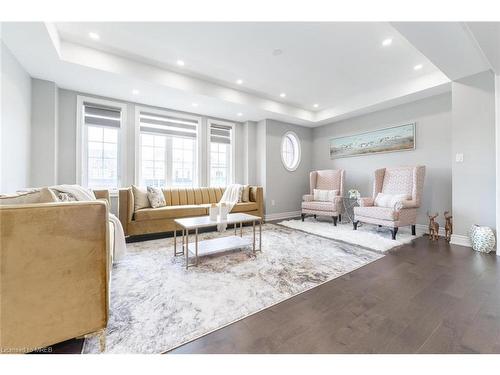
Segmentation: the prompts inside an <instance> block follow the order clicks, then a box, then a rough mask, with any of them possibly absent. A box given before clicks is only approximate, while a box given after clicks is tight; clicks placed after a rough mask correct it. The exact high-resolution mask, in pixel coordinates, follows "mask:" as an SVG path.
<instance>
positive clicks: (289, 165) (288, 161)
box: [281, 132, 300, 171]
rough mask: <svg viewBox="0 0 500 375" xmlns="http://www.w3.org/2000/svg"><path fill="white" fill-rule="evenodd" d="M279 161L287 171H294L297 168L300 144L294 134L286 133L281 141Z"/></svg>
mask: <svg viewBox="0 0 500 375" xmlns="http://www.w3.org/2000/svg"><path fill="white" fill-rule="evenodd" d="M281 161H282V162H283V165H284V166H285V168H286V169H287V170H289V171H294V170H296V169H297V167H298V166H299V163H300V142H299V138H298V137H297V134H295V133H294V132H286V133H285V135H284V136H283V138H282V139H281Z"/></svg>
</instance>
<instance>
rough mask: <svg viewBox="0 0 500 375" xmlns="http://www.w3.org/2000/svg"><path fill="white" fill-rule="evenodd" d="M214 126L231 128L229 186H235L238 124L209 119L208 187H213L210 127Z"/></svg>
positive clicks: (207, 132)
mask: <svg viewBox="0 0 500 375" xmlns="http://www.w3.org/2000/svg"><path fill="white" fill-rule="evenodd" d="M212 124H213V125H224V126H229V127H230V128H231V158H230V162H231V166H230V168H229V173H230V178H229V184H234V183H235V181H236V123H235V122H231V121H224V120H216V119H210V118H209V119H207V131H206V135H207V141H206V142H207V145H206V146H207V164H206V167H207V186H208V187H212V185H211V184H210V143H211V142H210V127H211V126H212Z"/></svg>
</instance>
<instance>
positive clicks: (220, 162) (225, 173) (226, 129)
mask: <svg viewBox="0 0 500 375" xmlns="http://www.w3.org/2000/svg"><path fill="white" fill-rule="evenodd" d="M208 129H209V142H208V143H209V158H208V172H209V183H210V186H227V185H229V184H230V183H232V182H233V180H234V176H233V175H234V173H233V166H234V150H233V145H234V135H233V134H234V124H232V123H226V122H215V121H211V120H209V122H208Z"/></svg>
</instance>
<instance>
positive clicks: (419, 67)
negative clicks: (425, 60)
mask: <svg viewBox="0 0 500 375" xmlns="http://www.w3.org/2000/svg"><path fill="white" fill-rule="evenodd" d="M413 69H415V70H420V69H422V64H418V65H415V66H414V67H413Z"/></svg>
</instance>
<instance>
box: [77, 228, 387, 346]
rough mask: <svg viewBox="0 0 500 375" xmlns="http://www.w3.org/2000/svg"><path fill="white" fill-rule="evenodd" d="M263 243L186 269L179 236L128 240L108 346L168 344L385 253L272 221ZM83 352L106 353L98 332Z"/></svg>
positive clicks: (114, 284) (116, 274) (115, 277)
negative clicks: (177, 249) (176, 242)
mask: <svg viewBox="0 0 500 375" xmlns="http://www.w3.org/2000/svg"><path fill="white" fill-rule="evenodd" d="M231 233H233V232H232V230H230V231H227V233H216V232H210V233H204V234H202V235H201V239H206V238H213V237H215V236H221V235H228V234H231ZM244 235H247V236H248V235H251V228H244ZM257 238H258V237H257ZM262 245H263V249H262V250H263V251H262V253H259V252H258V253H257V255H256V256H254V255H253V253H252V251H251V248H247V249H243V250H237V251H233V252H228V253H225V254H219V255H213V256H210V257H206V258H200V263H199V266H198V267H192V268H189V270H186V269H185V267H184V257H182V256H181V257H174V256H173V240H172V238H168V239H159V240H152V241H144V242H137V243H129V244H127V255H126V256H125V258H124V259H123V260H121V261H120V262H119V263H117V264H115V265H114V266H113V271H112V274H111V300H110V318H109V323H108V328H107V331H106V351H105V352H107V353H162V352H165V351H168V350H170V349H173V348H175V347H177V346H179V345H181V344H183V343H185V342H188V341H191V340H193V339H195V338H197V337H200V336H202V335H204V334H207V333H209V332H211V331H213V330H216V329H218V328H222V327H223V326H225V325H228V324H230V323H232V322H234V321H237V320H239V319H241V318H244V317H246V316H248V315H250V314H253V313H256V312H258V311H260V310H262V309H264V308H267V307H270V306H272V305H274V304H276V303H278V302H281V301H284V300H286V299H288V298H290V297H292V296H294V295H297V294H299V293H302V292H304V291H306V290H308V289H311V288H313V287H315V286H318V285H320V284H322V283H324V282H326V281H329V280H332V279H334V278H336V277H338V276H341V275H344V274H346V273H348V272H350V271H353V270H355V269H357V268H359V267H361V266H364V265H366V264H368V263H370V262H373V261H375V260H377V259H379V258H381V257H382V256H383V255H381V254H378V253H376V252H373V251H370V250H366V249H364V248H361V247H359V246H356V245H350V244H347V243H341V242H337V241H332V240H329V239H326V238H322V237H319V236H315V235H311V234H307V233H304V232H301V231H297V230H294V229H290V228H286V227H283V226H279V225H273V224H265V225H263V226H262ZM83 352H84V353H99V342H98V338H96V337H91V338H87V339H86V340H85V344H84V349H83Z"/></svg>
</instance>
